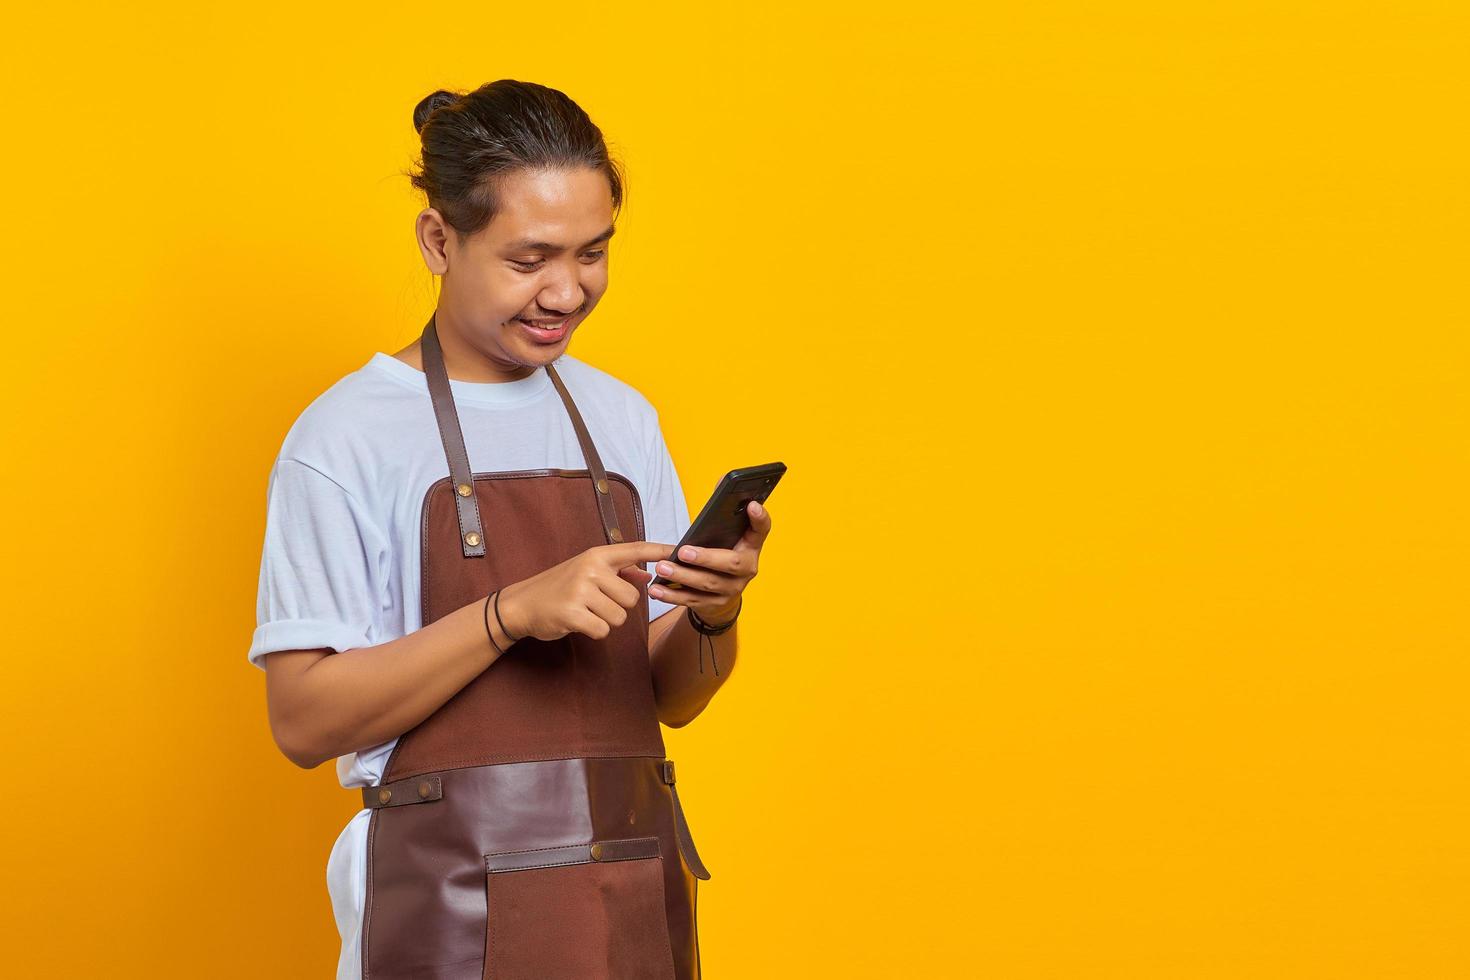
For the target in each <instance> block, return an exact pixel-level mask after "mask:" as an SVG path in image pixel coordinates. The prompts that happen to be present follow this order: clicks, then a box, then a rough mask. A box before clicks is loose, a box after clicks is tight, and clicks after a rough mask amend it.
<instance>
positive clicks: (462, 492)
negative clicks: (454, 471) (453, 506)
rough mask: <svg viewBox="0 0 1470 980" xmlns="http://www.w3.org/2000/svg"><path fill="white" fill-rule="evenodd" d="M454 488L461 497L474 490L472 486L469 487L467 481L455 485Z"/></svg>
mask: <svg viewBox="0 0 1470 980" xmlns="http://www.w3.org/2000/svg"><path fill="white" fill-rule="evenodd" d="M454 489H456V490H458V491H459V495H460V496H461V497H468V496H469V495H470V494H472V493H474V492H475V490H474V488H473V487H471V486H470V485H469V484H468V483H461V484H460V485H459V486H457V487H455V488H454Z"/></svg>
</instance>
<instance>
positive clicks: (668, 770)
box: [663, 759, 674, 786]
mask: <svg viewBox="0 0 1470 980" xmlns="http://www.w3.org/2000/svg"><path fill="white" fill-rule="evenodd" d="M663 777H664V782H666V783H668V784H669V785H670V786H672V785H674V760H673V759H665V760H664V764H663Z"/></svg>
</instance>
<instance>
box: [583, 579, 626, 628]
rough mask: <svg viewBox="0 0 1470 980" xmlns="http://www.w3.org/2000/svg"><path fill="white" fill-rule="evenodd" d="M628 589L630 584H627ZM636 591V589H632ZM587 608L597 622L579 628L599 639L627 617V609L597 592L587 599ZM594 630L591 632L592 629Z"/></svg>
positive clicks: (621, 623) (589, 622)
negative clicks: (584, 627)
mask: <svg viewBox="0 0 1470 980" xmlns="http://www.w3.org/2000/svg"><path fill="white" fill-rule="evenodd" d="M622 584H624V585H626V584H627V583H622ZM628 587H629V588H630V589H631V588H632V586H631V585H630V586H628ZM634 591H637V590H634ZM587 609H588V610H589V611H590V612H591V613H592V615H593V616H595V617H596V618H597V622H595V623H594V622H591V621H590V620H589V621H588V623H587V628H586V629H582V630H580V632H583V633H586V634H587V635H588V636H590V637H592V638H593V639H596V640H600V639H602V638H603V637H605V636H607V635H608V634H609V633H611V632H612V631H613V629H614V628H615V627H618V626H621V625H623V623H625V622H626V621H627V619H628V610H627V609H624V608H623V607H622V606H621V605H620V604H618V603H617V602H614V601H613V600H612V599H610V598H609V597H608V596H606V595H604V594H602V593H600V592H599V593H598V594H597V595H594V596H592V597H591V598H590V599H588V601H587ZM594 630H595V631H596V632H593V631H594Z"/></svg>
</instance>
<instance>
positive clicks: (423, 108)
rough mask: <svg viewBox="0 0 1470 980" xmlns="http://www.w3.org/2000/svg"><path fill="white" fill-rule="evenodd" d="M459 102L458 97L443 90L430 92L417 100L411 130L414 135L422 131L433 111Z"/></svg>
mask: <svg viewBox="0 0 1470 980" xmlns="http://www.w3.org/2000/svg"><path fill="white" fill-rule="evenodd" d="M458 101H459V96H458V95H456V94H455V93H453V92H450V91H447V90H445V89H442V88H441V89H439V90H438V91H437V92H430V93H429V94H428V95H426V96H424V97H423V98H422V99H420V100H419V104H418V105H416V106H414V107H413V129H414V132H416V133H422V132H423V131H424V123H426V122H428V121H429V116H430V114H432V113H433V111H434V110H435V109H441V108H443V107H444V106H447V105H453V104H454V103H456V102H458Z"/></svg>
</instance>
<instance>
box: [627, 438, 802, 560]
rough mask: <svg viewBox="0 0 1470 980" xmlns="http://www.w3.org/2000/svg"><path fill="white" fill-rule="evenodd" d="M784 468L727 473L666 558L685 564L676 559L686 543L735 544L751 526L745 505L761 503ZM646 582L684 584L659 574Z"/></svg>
mask: <svg viewBox="0 0 1470 980" xmlns="http://www.w3.org/2000/svg"><path fill="white" fill-rule="evenodd" d="M785 472H786V464H785V463H763V464H762V465H760V466H744V467H741V468H740V469H738V470H731V471H730V472H728V473H726V474H725V476H724V478H723V479H722V480H720V485H719V486H717V487H715V492H714V493H712V494H710V498H709V500H707V501H705V504H704V508H703V509H701V510H700V512H699V516H698V517H696V518H695V519H694V523H692V524H690V525H689V530H687V531H685V532H684V537H682V538H680V539H679V543H678V544H677V545H675V546H674V554H673V555H672V556H671V557H669V558H667V559H665V560H666V561H671V562H673V563H674V564H676V565H685V566H688V565H689V563H688V562H683V561H680V560H679V549H680V548H682V547H684V546H685V545H686V544H691V545H693V546H694V547H696V548H733V547H735V545H736V543H737V542H739V540H740V536H741V535H742V534H744V533H745V531H746V529H747V528H748V527H750V518H749V517H748V516H747V515H746V513H745V505H746V504H748V503H750V502H751V501H752V500H759V501H760V502H761V503H762V504H764V503H765V502H766V498H767V497H769V496H770V495H771V491H772V490H773V489H775V487H776V484H777V483H778V482H780V480H781V475H782V474H783V473H785ZM649 584H650V585H662V586H664V587H665V588H669V589H680V588H683V586H682V585H680V584H679V583H678V582H671V581H669V580H668V579H666V578H664V577H663V576H662V575H659V576H656V577H655V578H654V580H653V581H652V582H650V583H649Z"/></svg>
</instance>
